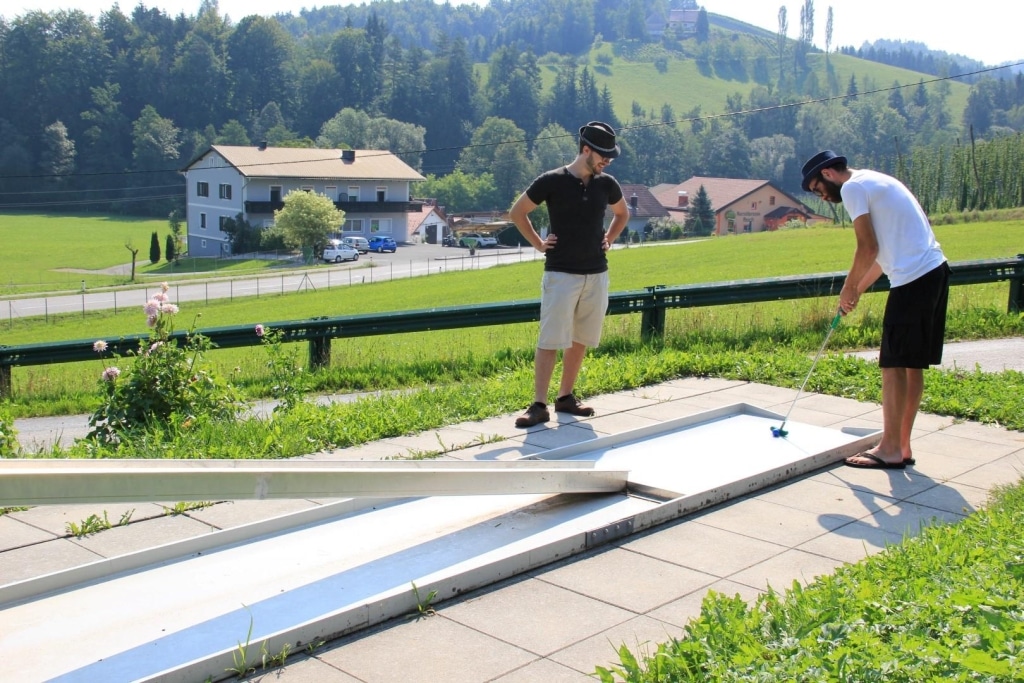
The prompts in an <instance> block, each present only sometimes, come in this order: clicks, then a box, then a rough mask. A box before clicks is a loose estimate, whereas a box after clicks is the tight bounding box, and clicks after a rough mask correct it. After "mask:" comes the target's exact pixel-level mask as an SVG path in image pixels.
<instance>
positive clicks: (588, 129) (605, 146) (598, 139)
mask: <svg viewBox="0 0 1024 683" xmlns="http://www.w3.org/2000/svg"><path fill="white" fill-rule="evenodd" d="M580 142H582V143H583V144H584V145H586V146H587V147H589V148H590V149H592V150H594V151H595V152H597V153H598V154H600V155H601V156H603V157H606V158H608V159H614V158H615V157H617V156H619V152H621V151H622V150H620V149H619V146H618V145H617V144H615V129H613V128H612V127H611V126H609V125H608V124H607V123H601V122H600V121H591V122H590V123H588V124H587V125H585V126H583V127H582V128H580Z"/></svg>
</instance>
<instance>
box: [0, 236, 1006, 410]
mask: <svg viewBox="0 0 1024 683" xmlns="http://www.w3.org/2000/svg"><path fill="white" fill-rule="evenodd" d="M950 268H951V271H952V273H951V275H950V285H973V284H982V283H988V282H1006V281H1009V283H1010V292H1009V299H1008V302H1007V310H1009V311H1024V254H1020V255H1018V256H1017V257H1016V258H1011V259H984V260H978V261H960V262H958V263H951V264H950ZM845 280H846V273H845V272H835V273H823V274H818V275H796V276H787V277H774V278H763V279H753V280H733V281H726V282H710V283H702V284H693V285H678V286H673V287H665V286H662V285H657V286H653V287H647V288H646V289H643V290H637V291H627V292H617V293H613V294H611V295H610V297H609V302H608V315H626V314H631V313H640V314H641V324H640V329H641V335H642V336H643V338H644V339H652V338H656V337H660V336H661V335H663V334H664V332H665V316H666V312H667V311H668V309H670V308H694V307H700V306H721V305H725V304H740V303H756V302H760V301H782V300H785V299H804V298H815V297H822V296H832V295H836V294H838V293H839V291H840V290H841V289H842V287H843V283H844V282H845ZM888 289H889V281H888V279H887V278H886V277H885V276H882V277H881V278H880V279H879V280H878V282H876V283H875V284H874V286H873V287H872V288H871V289H870V291H872V292H877V291H885V290H888ZM539 319H540V300H539V299H530V300H525V301H511V302H499V303H493V304H473V305H468V306H450V307H444V308H429V309H421V310H412V311H395V312H390V313H370V314H363V315H350V316H340V317H320V318H309V319H306V320H289V321H284V322H275V323H268V324H265V327H269V328H273V329H275V330H280V332H281V335H282V341H284V342H299V341H308V342H309V364H310V367H322V366H325V365H328V364H329V363H330V357H331V340H332V339H344V338H351V337H369V336H374V335H381V334H398V333H403V332H430V331H434V330H450V329H460V328H468V327H482V326H487V325H508V324H514V323H524V322H534V321H537V320H539ZM197 333H199V334H202V335H203V336H204V337H207V338H209V339H210V341H211V342H213V344H214V345H215V347H217V348H222V349H228V348H238V347H243V346H256V345H258V344H260V343H261V339H260V337H258V336H256V331H255V325H233V326H229V327H211V328H206V329H202V330H197ZM186 337H187V333H186V332H184V331H178V332H174V333H172V334H171V338H172V339H174V340H176V341H178V342H179V343H181V342H183V341H184V340H185V338H186ZM148 339H149V334H136V335H126V336H123V337H115V338H108V339H104V341H105V342H106V343H107V350H108V351H111V352H113V353H115V354H119V355H125V354H127V353H129V352H132V351H136V350H138V348H139V344H140V343H142V342H145V341H148ZM95 341H96V340H95V339H79V340H73V341H64V342H44V343H40V344H22V345H17V346H3V345H0V398H4V397H6V396H10V394H11V368H12V367H14V366H29V365H46V364H50V363H72V362H77V361H88V360H94V359H95V358H96V352H95V351H93V343H94V342H95Z"/></svg>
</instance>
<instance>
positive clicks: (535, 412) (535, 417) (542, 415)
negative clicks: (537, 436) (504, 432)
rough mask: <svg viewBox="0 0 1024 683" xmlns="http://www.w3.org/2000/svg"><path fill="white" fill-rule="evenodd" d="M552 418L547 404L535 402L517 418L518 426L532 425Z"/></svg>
mask: <svg viewBox="0 0 1024 683" xmlns="http://www.w3.org/2000/svg"><path fill="white" fill-rule="evenodd" d="M550 419H551V414H550V413H549V412H548V407H547V405H546V404H544V403H539V402H535V403H531V404H530V407H529V408H527V409H526V412H525V413H523V414H522V415H520V416H519V417H517V418H516V427H532V426H533V425H538V424H540V423H541V422H547V421H548V420H550Z"/></svg>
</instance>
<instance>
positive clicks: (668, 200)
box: [652, 176, 769, 211]
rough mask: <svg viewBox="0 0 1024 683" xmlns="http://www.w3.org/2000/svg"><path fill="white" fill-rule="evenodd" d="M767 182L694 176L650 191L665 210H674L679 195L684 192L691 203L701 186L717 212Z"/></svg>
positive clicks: (677, 203) (677, 204)
mask: <svg viewBox="0 0 1024 683" xmlns="http://www.w3.org/2000/svg"><path fill="white" fill-rule="evenodd" d="M768 184H769V182H768V181H767V180H747V179H743V178H706V177H702V176H694V177H692V178H690V179H689V180H687V181H686V182H684V183H680V184H678V185H668V186H664V185H658V186H657V187H658V188H664V189H658V191H657V192H654V191H653V190H652V193H653V194H654V196H655V198H656V199H657V200H658V201H659V202H660V203H661V205H662V206H664V207H666V208H676V207H677V206H679V193H680V192H686V193H687V194H688V195H689V197H690V203H691V204H692V203H693V198H694V197H696V196H697V192H698V191H699V190H700V188H701V186H703V187H704V191H705V192H706V193H707V195H708V199H710V200H711V206H712V207H713V208H714V209H715V211H718V210H719V209H721V208H722V207H725V206H728V205H729V204H732V203H733V202H735V201H737V200H739V199H742V198H743V197H745V196H747V195H748V194H750V193H751V192H755V191H757V190H759V189H761V188H762V187H764V186H765V185H768Z"/></svg>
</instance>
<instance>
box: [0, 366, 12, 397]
mask: <svg viewBox="0 0 1024 683" xmlns="http://www.w3.org/2000/svg"><path fill="white" fill-rule="evenodd" d="M11 391H12V387H11V366H10V365H0V400H2V399H5V398H10V397H11Z"/></svg>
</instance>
